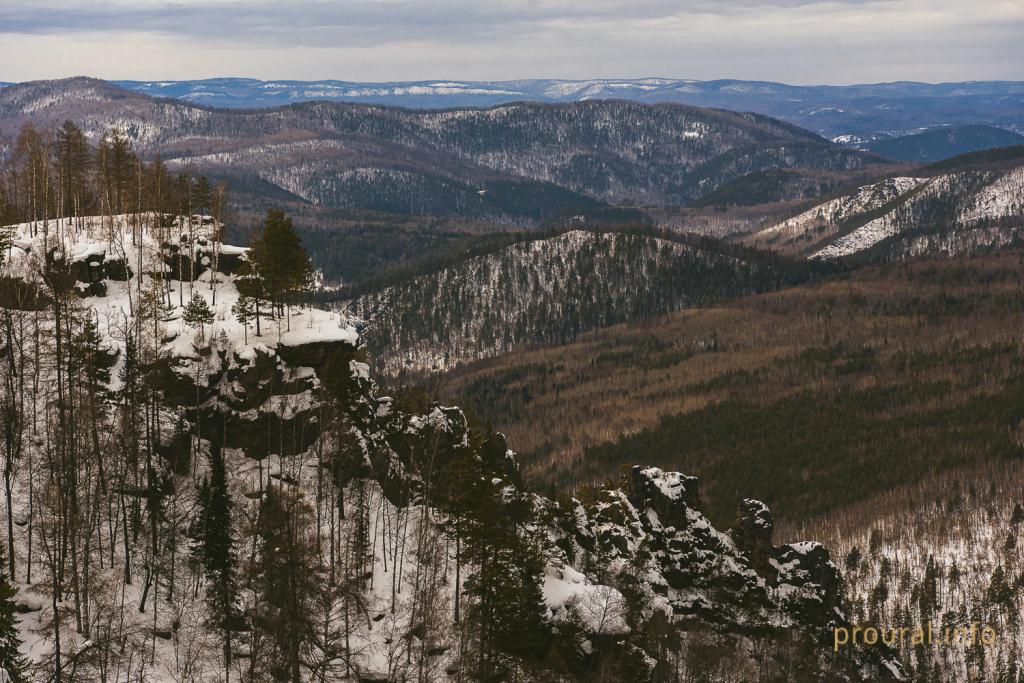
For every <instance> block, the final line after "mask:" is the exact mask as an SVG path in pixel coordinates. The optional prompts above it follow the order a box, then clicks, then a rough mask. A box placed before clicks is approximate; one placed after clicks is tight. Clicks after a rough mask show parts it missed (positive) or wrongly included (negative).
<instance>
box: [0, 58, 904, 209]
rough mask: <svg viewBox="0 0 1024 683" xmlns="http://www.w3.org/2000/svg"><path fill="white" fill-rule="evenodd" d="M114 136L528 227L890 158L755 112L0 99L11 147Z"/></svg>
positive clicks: (321, 186)
mask: <svg viewBox="0 0 1024 683" xmlns="http://www.w3.org/2000/svg"><path fill="white" fill-rule="evenodd" d="M65 120H71V121H74V122H76V123H77V124H78V125H79V126H80V127H81V128H82V129H83V130H85V131H86V133H87V134H88V135H89V136H91V137H92V138H93V139H96V138H97V137H98V136H100V135H102V134H103V133H105V132H106V131H108V130H110V129H112V128H117V129H120V130H122V131H124V132H125V134H127V135H128V136H129V138H130V140H131V142H132V143H133V145H134V146H135V148H136V150H137V151H139V152H140V153H142V154H143V155H147V154H148V155H153V154H154V153H155V152H156V151H159V152H160V154H161V155H162V156H163V158H164V160H165V161H166V162H167V163H168V164H169V165H170V166H171V167H173V168H177V169H182V168H194V169H197V170H198V171H200V172H204V173H207V174H210V175H213V176H215V177H218V178H222V179H226V180H229V181H230V183H231V186H232V187H233V188H234V189H235V191H241V192H243V193H248V194H251V195H255V196H257V197H260V198H262V199H263V200H264V201H265V200H266V199H267V198H270V199H273V200H275V201H277V200H280V199H282V198H290V199H296V200H299V201H303V202H306V203H308V204H312V205H316V206H323V207H330V208H341V209H359V210H374V211H381V212H390V213H405V214H433V215H449V216H452V215H454V216H465V217H475V218H487V219H491V220H497V221H504V222H513V223H528V222H536V221H538V220H542V219H543V218H545V217H547V216H549V215H551V214H553V213H556V212H558V211H562V210H566V209H572V208H577V209H586V208H594V207H598V206H602V205H606V204H609V203H620V202H630V203H634V204H636V203H639V204H653V205H658V204H680V203H685V202H688V201H691V200H694V199H697V198H698V197H700V196H702V195H704V194H706V193H708V192H711V191H713V190H714V189H715V188H717V187H718V186H719V185H721V184H722V183H725V182H728V181H730V180H733V179H735V178H737V177H740V176H743V175H746V174H748V173H752V172H758V171H763V170H766V169H776V168H799V169H803V170H805V171H807V172H810V173H812V174H813V173H820V172H847V171H851V170H858V169H863V168H864V167H866V166H870V165H875V164H883V163H886V161H887V160H885V159H883V158H882V157H879V156H877V155H873V154H870V153H867V152H862V151H859V150H854V149H849V148H846V147H842V146H839V145H836V144H833V143H831V142H829V141H827V140H824V139H822V138H821V137H819V136H817V135H815V134H814V133H811V132H809V131H806V130H804V129H801V128H798V127H796V126H793V125H790V124H787V123H784V122H782V121H778V120H776V119H772V118H769V117H766V116H762V115H758V114H738V113H733V112H727V111H721V110H714V109H701V108H696V107H692V106H687V105H681V104H643V103H637V102H626V101H621V100H619V101H586V102H571V103H566V104H539V103H516V104H506V105H498V106H494V107H490V108H485V109H479V108H459V109H447V110H436V111H432V110H409V109H399V108H394V107H383V106H376V105H365V104H347V103H335V102H306V103H300V104H293V105H290V106H287V107H283V108H276V109H265V110H245V109H213V108H210V107H206V106H200V105H196V104H193V103H191V102H187V101H182V100H173V99H154V98H152V97H150V96H148V95H145V94H142V93H138V92H134V91H131V90H125V89H123V88H120V87H117V86H115V85H112V84H109V83H106V82H103V81H97V80H94V79H83V78H78V79H69V80H63V81H45V82H36V83H25V84H19V85H15V86H10V87H7V88H4V89H2V90H0V135H2V136H3V137H4V138H6V140H7V143H8V144H10V142H11V141H12V140H13V139H14V137H15V135H16V134H17V132H18V129H19V128H20V126H21V125H22V124H24V123H25V122H29V121H31V122H32V123H33V124H34V125H36V126H38V127H41V128H51V129H54V128H56V127H57V126H59V125H61V124H62V123H63V122H64V121H65Z"/></svg>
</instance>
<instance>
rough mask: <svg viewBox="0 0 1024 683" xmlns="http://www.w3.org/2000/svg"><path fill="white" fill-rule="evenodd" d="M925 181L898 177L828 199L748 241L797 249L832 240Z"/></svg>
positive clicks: (766, 229)
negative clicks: (859, 218) (847, 223)
mask: <svg viewBox="0 0 1024 683" xmlns="http://www.w3.org/2000/svg"><path fill="white" fill-rule="evenodd" d="M923 182H925V179H924V178H908V177H898V178H888V179H886V180H883V181H881V182H878V183H873V184H871V185H865V186H864V187H861V188H859V189H858V190H857V191H856V192H854V193H852V194H849V195H845V196H843V197H837V198H836V199H832V200H829V201H827V202H824V203H823V204H819V205H818V206H815V207H814V208H812V209H808V210H807V211H804V212H803V213H801V214H798V215H796V216H794V217H793V218H787V219H786V220H784V221H782V222H781V223H778V224H776V225H773V226H771V227H768V228H765V229H764V230H761V231H759V232H756V233H754V234H753V235H751V236H750V238H749V239H750V241H751V242H753V243H754V244H762V243H763V244H766V245H769V246H772V247H776V248H783V247H785V248H793V249H798V248H800V247H801V246H807V245H808V244H811V243H814V242H817V241H820V240H823V239H826V238H828V237H831V236H832V235H834V234H835V233H836V231H837V230H838V229H839V226H840V225H842V224H843V223H844V222H845V221H848V220H852V219H854V218H856V217H857V216H859V215H861V214H865V213H867V212H869V211H874V210H876V209H878V208H880V207H882V206H884V205H885V204H888V203H889V202H891V201H892V200H894V199H896V198H897V197H899V196H902V195H904V194H906V193H907V192H909V191H911V190H913V189H914V188H916V187H917V186H918V185H920V184H921V183H923Z"/></svg>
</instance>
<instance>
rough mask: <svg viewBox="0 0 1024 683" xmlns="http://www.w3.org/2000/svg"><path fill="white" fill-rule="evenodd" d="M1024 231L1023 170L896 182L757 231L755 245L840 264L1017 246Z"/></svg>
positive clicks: (869, 188)
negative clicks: (869, 253) (866, 255)
mask: <svg viewBox="0 0 1024 683" xmlns="http://www.w3.org/2000/svg"><path fill="white" fill-rule="evenodd" d="M1022 228H1024V167H1022V166H1016V167H1012V168H1009V169H1004V170H985V169H981V170H974V169H969V170H962V171H955V172H951V173H945V174H939V175H935V176H932V177H928V178H891V179H888V180H885V181H882V182H880V183H876V184H874V185H868V186H865V187H862V188H860V189H858V190H857V191H856V192H854V193H852V194H849V195H846V196H843V197H839V198H837V199H833V200H830V201H828V202H825V203H823V204H820V205H819V206H816V207H814V208H812V209H809V210H807V211H805V212H803V213H801V214H800V215H798V216H795V217H793V218H790V219H787V220H785V221H782V222H781V223H778V224H776V225H773V226H770V227H768V228H765V229H763V230H761V231H760V232H757V233H755V234H754V235H752V236H751V237H750V238H748V239H749V241H750V242H751V243H753V244H758V245H762V246H767V247H770V248H778V249H781V250H783V251H788V252H793V253H803V254H806V255H807V256H808V257H809V258H812V259H825V260H827V259H837V258H843V257H848V256H852V255H854V254H858V253H860V252H864V251H866V250H869V249H872V248H876V247H877V248H882V249H884V250H885V251H886V254H887V255H888V256H892V257H900V256H906V255H924V254H932V255H935V254H944V255H956V254H968V253H973V252H975V251H978V250H981V249H986V248H998V247H1002V246H1005V245H1007V244H1012V243H1015V242H1016V240H1017V238H1018V235H1019V233H1020V232H1021V229H1022Z"/></svg>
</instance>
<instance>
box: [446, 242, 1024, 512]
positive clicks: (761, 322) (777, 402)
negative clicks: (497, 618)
mask: <svg viewBox="0 0 1024 683" xmlns="http://www.w3.org/2000/svg"><path fill="white" fill-rule="evenodd" d="M1021 264H1022V256H1021V254H1020V253H1004V254H1001V255H993V256H985V257H977V258H973V259H965V260H956V261H954V260H946V261H924V262H915V263H908V262H904V263H900V264H892V265H885V266H878V267H872V268H869V269H864V270H861V271H857V272H855V273H852V274H849V275H846V276H842V277H838V278H835V279H832V280H829V281H826V282H823V283H818V284H813V285H807V286H803V287H799V288H794V289H789V290H785V291H781V292H776V293H771V294H764V295H759V296H753V297H748V298H744V299H739V300H735V301H732V302H729V303H728V304H727V305H722V306H718V307H715V308H709V309H699V310H688V311H684V312H681V313H678V314H674V315H670V316H666V317H662V318H658V319H652V320H648V321H645V322H644V323H641V324H635V325H629V326H618V327H613V328H608V329H606V330H602V331H599V332H596V333H592V334H587V335H584V336H583V337H581V338H580V339H579V340H578V341H576V342H575V343H572V344H569V345H566V346H561V347H555V348H545V349H538V350H533V351H525V352H517V353H514V354H510V355H507V356H503V357H500V358H497V359H492V360H490V361H486V362H482V363H479V364H477V365H475V366H470V367H468V368H464V369H462V370H458V371H456V372H454V373H452V374H451V375H449V376H447V377H445V378H444V379H443V382H442V389H441V393H442V395H443V396H444V397H445V398H446V399H451V400H457V401H459V402H460V403H462V404H464V405H469V406H471V407H472V409H473V410H474V411H475V412H476V415H477V416H478V417H479V418H480V419H481V420H483V421H485V422H489V423H491V424H493V426H494V427H495V428H496V429H500V430H503V431H505V432H506V433H507V434H508V435H509V437H510V442H511V443H512V444H514V445H515V447H516V448H517V450H519V451H520V453H521V454H522V460H523V462H524V463H525V467H526V468H527V472H528V476H529V477H530V478H532V480H533V481H534V482H535V483H537V484H538V485H540V486H548V485H556V486H559V487H563V486H565V487H569V488H576V487H578V486H580V485H587V484H592V483H596V482H600V481H602V480H604V479H606V478H610V477H616V476H617V474H618V471H619V468H620V467H621V466H622V465H624V464H627V463H632V462H645V463H650V464H654V465H659V466H663V467H666V468H672V469H679V470H682V471H685V472H689V473H692V474H695V475H698V476H700V477H701V479H702V480H703V482H704V484H703V490H704V495H705V497H706V498H707V507H708V508H709V509H710V510H711V511H712V514H713V515H714V516H717V518H718V520H719V521H722V522H726V523H727V522H728V521H729V520H730V519H731V516H732V514H733V510H735V504H736V501H737V499H738V498H739V497H741V495H742V496H751V495H752V496H756V497H760V498H762V499H764V500H765V501H766V502H768V503H769V505H771V506H772V508H773V509H774V510H775V511H776V514H777V515H778V516H779V517H780V520H781V521H782V522H783V523H786V522H794V521H797V520H806V519H809V518H812V517H816V516H818V515H820V514H824V513H827V512H829V511H832V510H835V509H837V508H840V507H842V506H845V505H850V504H853V503H855V502H858V501H863V500H866V499H868V498H870V497H871V496H873V495H876V494H878V493H879V492H884V491H886V490H891V489H895V488H897V487H900V486H905V485H908V484H913V483H914V482H917V481H920V480H922V479H923V478H925V477H927V476H929V475H932V474H935V473H936V472H942V471H945V470H948V469H951V468H956V467H963V466H965V465H968V466H969V465H971V464H974V463H979V462H982V461H991V460H993V459H995V460H1002V459H1006V458H1015V457H1019V456H1020V455H1021V453H1022V448H1021V444H1022V443H1024V442H1022V434H1024V427H1022V422H1021V420H1022V419H1024V390H1022V389H1024V357H1022V355H1021V342H1020V340H1021V333H1022V330H1024V291H1022V272H1024V271H1022V268H1021Z"/></svg>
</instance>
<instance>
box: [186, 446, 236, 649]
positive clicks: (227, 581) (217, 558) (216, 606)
mask: <svg viewBox="0 0 1024 683" xmlns="http://www.w3.org/2000/svg"><path fill="white" fill-rule="evenodd" d="M199 506H200V511H199V515H198V518H197V520H196V521H197V525H196V533H195V536H196V544H195V546H194V547H193V551H194V552H195V553H196V554H197V555H198V556H199V559H200V561H201V562H202V565H203V570H204V574H205V576H206V605H207V608H208V609H209V610H210V616H211V618H212V620H213V623H214V624H215V625H216V627H217V628H218V629H219V630H220V631H221V632H222V633H223V634H224V661H225V664H226V665H227V667H229V668H230V666H231V631H232V624H233V623H234V620H235V618H236V616H237V596H238V588H237V585H236V583H235V568H236V566H237V564H238V558H237V555H236V550H235V542H234V539H233V538H232V536H231V507H232V506H231V496H230V494H229V493H228V487H227V477H226V474H225V470H224V455H223V453H222V451H221V448H220V446H219V445H218V444H216V443H213V444H211V446H210V476H209V479H204V480H203V483H202V486H201V488H200V491H199Z"/></svg>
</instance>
